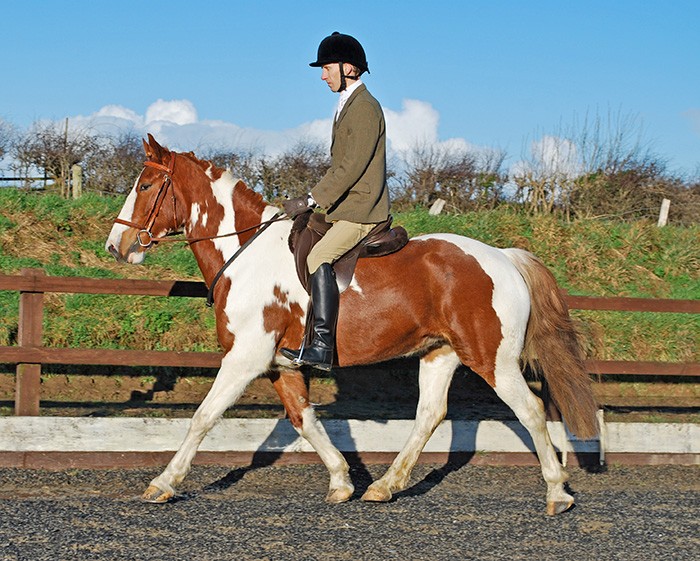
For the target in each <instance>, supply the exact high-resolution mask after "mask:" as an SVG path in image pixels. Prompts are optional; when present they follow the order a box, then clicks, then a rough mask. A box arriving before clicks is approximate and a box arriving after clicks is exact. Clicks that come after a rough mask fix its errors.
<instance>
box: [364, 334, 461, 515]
mask: <svg viewBox="0 0 700 561" xmlns="http://www.w3.org/2000/svg"><path fill="white" fill-rule="evenodd" d="M459 363H460V361H459V358H458V357H457V355H456V354H455V353H454V351H453V350H452V348H451V347H442V348H440V349H437V350H436V351H433V352H432V353H429V354H428V355H426V356H425V357H423V358H422V359H421V361H420V370H419V374H418V383H419V389H420V397H419V399H418V408H417V411H416V420H415V422H414V424H413V429H412V430H411V434H410V436H409V437H408V440H407V441H406V444H405V445H404V447H403V449H402V450H401V452H400V453H399V455H398V456H396V458H395V459H394V461H393V463H392V464H391V466H390V467H389V469H388V470H387V472H386V473H385V474H384V476H383V477H382V478H381V479H378V480H377V481H375V482H374V483H372V485H370V486H369V487H368V489H367V491H366V492H365V494H364V495H363V496H362V500H363V501H382V502H384V501H388V500H390V499H391V496H392V493H393V492H395V491H402V490H403V489H405V488H406V487H407V485H408V481H409V478H410V476H411V471H412V470H413V468H414V466H415V465H416V462H417V461H418V456H420V453H421V452H422V451H423V448H425V445H426V443H427V442H428V440H429V439H430V437H431V436H432V434H433V432H434V431H435V429H436V428H437V426H438V425H439V424H440V422H441V421H442V420H443V419H444V418H445V415H446V414H447V392H448V390H449V388H450V382H451V381H452V375H453V374H454V371H455V369H456V368H457V366H458V365H459Z"/></svg>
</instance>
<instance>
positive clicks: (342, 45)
mask: <svg viewBox="0 0 700 561" xmlns="http://www.w3.org/2000/svg"><path fill="white" fill-rule="evenodd" d="M332 62H347V63H349V64H352V65H353V66H357V68H359V69H360V70H361V71H362V72H369V67H368V66H367V57H366V56H365V50H364V49H363V48H362V45H360V42H359V41H358V40H357V39H355V38H354V37H352V36H351V35H345V34H343V33H338V32H337V31H334V32H333V33H332V34H331V35H329V36H328V37H326V38H325V39H324V40H323V41H321V44H320V45H319V46H318V55H317V57H316V61H315V62H311V63H309V66H317V67H318V66H324V65H326V64H330V63H332Z"/></svg>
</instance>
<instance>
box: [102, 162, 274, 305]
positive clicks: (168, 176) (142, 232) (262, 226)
mask: <svg viewBox="0 0 700 561" xmlns="http://www.w3.org/2000/svg"><path fill="white" fill-rule="evenodd" d="M143 165H144V168H145V167H150V168H154V169H157V170H159V171H162V172H163V183H161V185H160V188H159V189H158V194H157V195H156V200H155V202H154V203H153V207H152V208H151V211H150V212H149V213H148V218H147V219H146V223H145V224H137V223H136V222H131V221H129V220H123V219H121V218H116V219H115V220H114V222H115V224H122V225H124V226H129V227H130V228H135V229H137V230H138V233H137V234H136V240H137V241H138V243H139V245H140V246H141V247H145V248H147V247H150V246H151V245H153V243H155V242H176V241H184V242H186V243H188V244H193V243H196V242H201V241H205V240H214V239H218V238H227V237H230V236H236V235H238V234H243V233H245V232H249V231H251V230H255V229H256V228H259V230H258V231H257V232H255V233H254V234H253V235H252V236H251V237H250V238H249V239H248V241H246V242H245V243H244V244H242V245H241V247H239V248H238V250H237V251H236V252H235V253H234V254H233V255H232V256H231V257H230V258H229V259H228V261H226V262H225V263H224V265H223V266H222V267H221V269H219V272H218V273H217V274H216V275H215V276H214V280H213V281H212V283H211V286H210V287H209V295H208V296H207V306H211V305H212V304H213V302H214V287H215V286H216V283H217V281H218V280H219V279H220V278H221V276H222V275H223V274H224V271H225V270H226V269H227V268H228V266H229V265H230V264H231V263H233V261H234V260H235V259H236V258H237V257H238V256H239V255H240V254H241V252H242V251H243V250H244V249H246V248H247V247H248V246H249V245H250V244H251V243H252V242H253V240H254V239H255V238H257V237H258V236H259V235H260V234H262V233H263V232H264V231H265V230H266V229H267V227H268V226H270V225H271V224H273V223H274V222H279V221H280V220H284V219H285V218H287V215H286V214H285V213H284V212H282V211H279V212H278V213H277V214H275V215H274V216H273V217H272V218H271V219H270V220H265V221H263V222H260V223H259V224H254V225H253V226H249V227H248V228H243V229H242V230H236V231H235V232H229V233H227V234H217V235H214V236H203V237H198V238H188V237H187V236H184V237H179V238H178V237H173V236H168V237H165V236H159V237H156V236H154V235H153V234H152V232H151V228H153V224H154V223H155V221H156V218H157V217H158V213H159V212H160V209H161V207H162V206H163V201H165V199H166V197H167V194H168V191H170V194H171V196H172V201H173V221H174V230H177V229H178V224H177V206H176V199H175V184H174V180H173V170H174V168H175V152H171V153H170V164H169V165H167V166H166V165H163V164H159V163H157V162H152V161H150V160H146V161H145V162H144V163H143ZM144 171H145V169H144ZM142 173H143V172H142ZM143 236H146V238H145V239H146V240H147V241H144V239H143Z"/></svg>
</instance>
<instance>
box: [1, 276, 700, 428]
mask: <svg viewBox="0 0 700 561" xmlns="http://www.w3.org/2000/svg"><path fill="white" fill-rule="evenodd" d="M0 290H14V291H19V292H20V304H19V326H18V327H19V331H18V345H17V346H7V347H4V346H0V363H10V364H16V365H17V366H16V390H15V414H16V415H38V414H39V401H40V383H41V365H42V364H69V365H78V364H80V365H86V364H87V365H100V366H101V365H105V366H107V365H122V366H167V367H176V366H177V367H199V368H218V366H219V364H220V362H221V357H222V356H223V355H222V353H219V352H176V351H141V350H128V349H75V348H55V347H45V346H43V344H42V326H43V318H44V294H45V293H47V292H48V293H51V292H59V293H81V294H119V295H146V296H181V297H193V298H204V297H206V295H207V288H206V286H205V284H204V283H202V282H193V281H152V280H136V279H93V278H82V277H50V276H46V275H45V274H44V272H43V271H42V270H41V269H24V270H22V273H21V275H14V276H12V275H0ZM565 297H566V300H567V303H568V305H569V307H570V308H572V309H578V310H610V311H628V312H675V313H691V314H697V313H700V300H663V299H647V298H619V297H605V298H604V297H594V296H571V295H568V294H565ZM586 367H587V368H588V371H589V372H590V373H591V374H596V375H611V374H630V375H653V376H699V375H700V363H697V362H688V363H669V362H641V361H617V360H605V361H603V360H589V361H587V362H586Z"/></svg>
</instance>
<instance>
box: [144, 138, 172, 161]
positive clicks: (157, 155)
mask: <svg viewBox="0 0 700 561" xmlns="http://www.w3.org/2000/svg"><path fill="white" fill-rule="evenodd" d="M143 149H144V150H145V151H146V157H147V158H148V159H149V160H152V161H156V162H162V161H163V154H164V153H165V152H166V151H167V150H166V149H165V148H163V147H162V146H161V145H160V144H158V142H157V141H156V139H155V138H153V135H152V134H151V133H150V132H149V133H148V142H146V141H145V140H143Z"/></svg>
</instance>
